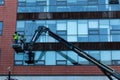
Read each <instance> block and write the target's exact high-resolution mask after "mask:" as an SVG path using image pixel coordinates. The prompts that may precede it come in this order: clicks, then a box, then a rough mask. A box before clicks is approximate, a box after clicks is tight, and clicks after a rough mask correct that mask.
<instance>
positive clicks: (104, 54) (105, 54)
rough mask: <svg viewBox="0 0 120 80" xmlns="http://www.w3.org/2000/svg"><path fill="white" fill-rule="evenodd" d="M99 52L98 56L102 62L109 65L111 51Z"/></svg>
mask: <svg viewBox="0 0 120 80" xmlns="http://www.w3.org/2000/svg"><path fill="white" fill-rule="evenodd" d="M100 53H101V54H100V55H101V57H100V58H101V61H102V63H104V64H108V65H110V64H111V51H101V52H100Z"/></svg>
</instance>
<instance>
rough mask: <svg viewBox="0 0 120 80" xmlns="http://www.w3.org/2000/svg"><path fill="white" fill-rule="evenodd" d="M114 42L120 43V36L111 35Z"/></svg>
mask: <svg viewBox="0 0 120 80" xmlns="http://www.w3.org/2000/svg"><path fill="white" fill-rule="evenodd" d="M111 41H112V42H120V35H111Z"/></svg>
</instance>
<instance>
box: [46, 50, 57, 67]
mask: <svg viewBox="0 0 120 80" xmlns="http://www.w3.org/2000/svg"><path fill="white" fill-rule="evenodd" d="M45 56H46V58H45V60H46V63H45V64H46V65H56V58H55V52H54V51H49V52H46V54H45Z"/></svg>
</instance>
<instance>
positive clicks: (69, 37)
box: [67, 35, 77, 42]
mask: <svg viewBox="0 0 120 80" xmlns="http://www.w3.org/2000/svg"><path fill="white" fill-rule="evenodd" d="M67 41H69V42H77V36H70V35H69V36H67Z"/></svg>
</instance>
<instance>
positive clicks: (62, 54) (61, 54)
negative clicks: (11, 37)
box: [56, 51, 67, 60]
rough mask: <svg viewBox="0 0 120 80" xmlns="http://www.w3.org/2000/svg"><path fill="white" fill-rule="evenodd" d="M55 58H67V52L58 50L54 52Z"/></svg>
mask: <svg viewBox="0 0 120 80" xmlns="http://www.w3.org/2000/svg"><path fill="white" fill-rule="evenodd" d="M56 55H57V60H66V59H67V53H66V51H58V52H56Z"/></svg>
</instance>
